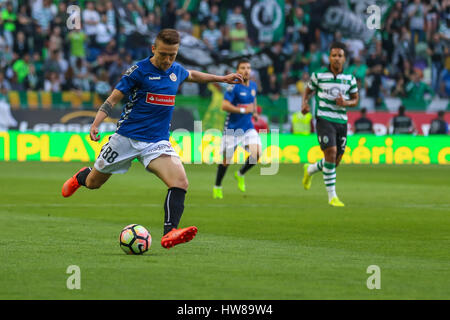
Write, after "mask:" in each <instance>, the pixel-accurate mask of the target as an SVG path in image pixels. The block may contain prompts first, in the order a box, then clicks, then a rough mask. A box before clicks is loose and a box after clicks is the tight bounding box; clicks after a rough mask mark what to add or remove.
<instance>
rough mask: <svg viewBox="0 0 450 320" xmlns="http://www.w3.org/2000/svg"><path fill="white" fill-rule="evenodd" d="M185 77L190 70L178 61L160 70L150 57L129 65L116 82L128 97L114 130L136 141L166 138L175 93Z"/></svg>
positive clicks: (118, 87) (153, 140)
mask: <svg viewBox="0 0 450 320" xmlns="http://www.w3.org/2000/svg"><path fill="white" fill-rule="evenodd" d="M188 76H189V71H187V70H186V69H185V68H183V67H182V66H181V65H179V64H178V63H176V62H174V63H173V64H172V66H171V67H170V68H169V69H168V70H167V71H163V70H161V69H158V68H156V67H155V66H154V65H153V64H152V63H151V62H150V57H149V58H146V59H144V60H142V61H139V62H138V63H137V64H136V65H134V66H132V67H130V68H129V69H128V70H127V71H126V72H125V74H124V75H123V76H122V78H121V79H120V81H119V83H118V84H117V85H116V89H117V90H120V91H121V92H122V93H123V94H124V95H125V96H128V103H127V104H126V105H125V106H124V108H123V111H122V114H121V116H120V119H119V121H118V122H117V130H116V132H117V133H118V134H120V135H123V136H125V137H128V138H131V139H135V140H138V141H145V142H157V141H161V140H169V127H170V121H171V119H172V113H173V108H174V107H175V95H176V94H177V91H178V87H179V86H180V84H181V83H182V82H183V81H184V80H186V78H187V77H188Z"/></svg>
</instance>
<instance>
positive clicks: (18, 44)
mask: <svg viewBox="0 0 450 320" xmlns="http://www.w3.org/2000/svg"><path fill="white" fill-rule="evenodd" d="M13 51H14V53H16V54H17V55H18V56H20V57H21V56H23V55H24V54H25V53H29V52H30V48H29V46H28V41H27V39H26V38H25V33H24V32H23V31H18V32H17V34H16V40H15V41H14V46H13Z"/></svg>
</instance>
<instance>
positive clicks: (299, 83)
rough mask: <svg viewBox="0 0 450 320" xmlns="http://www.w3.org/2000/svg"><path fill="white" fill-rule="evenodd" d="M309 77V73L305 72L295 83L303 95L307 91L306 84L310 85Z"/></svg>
mask: <svg viewBox="0 0 450 320" xmlns="http://www.w3.org/2000/svg"><path fill="white" fill-rule="evenodd" d="M309 79H310V77H309V73H308V72H303V74H302V78H301V79H300V80H299V81H297V83H296V84H295V86H296V88H297V92H298V93H299V94H300V95H303V92H304V91H305V89H306V86H307V85H308V82H309Z"/></svg>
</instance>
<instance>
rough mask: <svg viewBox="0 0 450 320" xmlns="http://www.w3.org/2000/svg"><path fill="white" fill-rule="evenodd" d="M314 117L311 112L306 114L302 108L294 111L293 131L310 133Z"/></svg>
mask: <svg viewBox="0 0 450 320" xmlns="http://www.w3.org/2000/svg"><path fill="white" fill-rule="evenodd" d="M312 118H313V117H312V114H311V112H307V113H305V114H303V113H302V111H301V110H299V111H296V112H294V113H293V114H292V120H291V132H292V133H293V134H299V135H304V136H307V135H310V134H311V121H312Z"/></svg>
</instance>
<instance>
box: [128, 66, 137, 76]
mask: <svg viewBox="0 0 450 320" xmlns="http://www.w3.org/2000/svg"><path fill="white" fill-rule="evenodd" d="M137 68H138V66H137V65H134V66H131V67H130V68H128V70H127V71H126V72H125V75H126V76H129V75H130V74H132V73H133V71H134V70H136V69H137Z"/></svg>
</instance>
